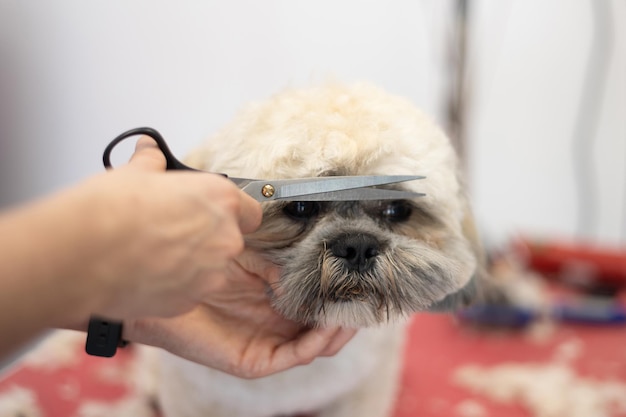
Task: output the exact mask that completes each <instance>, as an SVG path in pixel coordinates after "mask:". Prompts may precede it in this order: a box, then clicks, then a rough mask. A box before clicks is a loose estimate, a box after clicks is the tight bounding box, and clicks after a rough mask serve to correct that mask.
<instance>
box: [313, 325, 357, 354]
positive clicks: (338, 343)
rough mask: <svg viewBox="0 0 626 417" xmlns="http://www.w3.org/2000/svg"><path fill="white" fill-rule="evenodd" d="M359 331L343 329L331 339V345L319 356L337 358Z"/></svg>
mask: <svg viewBox="0 0 626 417" xmlns="http://www.w3.org/2000/svg"><path fill="white" fill-rule="evenodd" d="M356 332H357V329H345V328H341V329H339V331H338V332H337V333H335V335H334V336H333V337H332V338H331V340H330V343H329V344H328V345H327V346H326V347H325V348H324V350H323V351H322V352H320V355H319V356H335V355H336V354H337V353H338V352H339V351H340V350H341V349H342V348H343V347H344V346H345V345H346V343H348V342H349V341H350V340H352V338H353V337H354V335H355V334H356Z"/></svg>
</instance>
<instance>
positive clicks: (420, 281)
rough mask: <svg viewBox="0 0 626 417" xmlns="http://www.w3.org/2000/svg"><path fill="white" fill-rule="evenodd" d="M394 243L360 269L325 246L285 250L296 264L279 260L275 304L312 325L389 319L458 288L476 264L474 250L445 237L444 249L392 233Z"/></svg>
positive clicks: (420, 308) (352, 324) (361, 324)
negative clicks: (349, 267)
mask: <svg viewBox="0 0 626 417" xmlns="http://www.w3.org/2000/svg"><path fill="white" fill-rule="evenodd" d="M394 241H395V242H393V243H392V244H390V245H389V247H388V248H386V250H385V251H384V252H383V253H381V254H380V255H379V256H376V258H375V261H374V264H373V265H372V267H371V268H370V269H368V270H366V271H363V272H361V271H348V270H346V268H345V266H344V265H343V264H342V262H341V261H340V260H339V259H337V257H335V256H333V255H332V254H331V253H330V251H329V250H328V249H323V250H320V251H317V253H315V252H316V251H310V250H306V247H307V246H306V245H303V246H304V248H305V250H302V251H299V250H297V248H296V249H294V248H291V250H287V251H286V252H288V253H289V258H291V259H298V262H281V263H283V265H284V266H283V274H282V276H281V279H280V283H279V284H278V288H277V290H278V291H276V292H275V293H274V294H275V297H274V300H273V303H274V307H275V308H276V309H277V311H279V312H280V313H281V314H283V315H284V316H285V317H287V318H289V319H291V320H294V321H297V322H300V323H305V324H307V325H309V326H313V327H327V326H344V327H351V328H357V327H372V326H377V325H380V324H384V323H394V322H398V321H401V320H403V319H404V318H405V317H408V316H409V315H410V314H411V313H414V312H417V311H425V310H428V309H429V308H430V307H431V306H433V305H436V304H437V303H438V302H439V301H440V300H443V299H445V298H446V297H447V296H448V295H449V294H451V293H455V292H459V291H463V288H464V287H465V285H466V284H467V283H468V282H469V281H470V278H471V277H472V274H473V273H474V270H475V268H476V262H475V258H474V256H473V254H472V253H471V251H470V250H469V249H468V248H467V247H466V245H464V244H463V242H462V241H461V240H455V239H450V241H449V242H448V244H447V246H448V247H447V248H446V249H447V250H445V251H440V250H435V249H433V248H431V247H429V246H428V245H426V244H425V243H424V242H421V241H416V240H414V239H410V238H408V237H405V236H395V239H394ZM448 251H450V252H448ZM449 253H454V256H451V255H450V254H449ZM281 255H282V256H283V257H284V256H285V255H286V253H285V252H284V251H277V252H276V253H274V255H273V258H274V259H277V258H280V257H281ZM445 304H450V305H451V304H452V302H449V303H445Z"/></svg>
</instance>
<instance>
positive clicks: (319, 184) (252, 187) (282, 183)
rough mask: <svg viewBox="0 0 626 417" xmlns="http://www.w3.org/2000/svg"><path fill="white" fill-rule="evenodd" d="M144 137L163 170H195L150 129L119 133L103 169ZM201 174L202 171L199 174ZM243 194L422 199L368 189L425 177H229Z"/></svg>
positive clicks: (307, 198)
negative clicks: (126, 144)
mask: <svg viewBox="0 0 626 417" xmlns="http://www.w3.org/2000/svg"><path fill="white" fill-rule="evenodd" d="M137 135H146V136H149V137H151V138H152V139H154V140H155V141H156V143H157V145H158V146H159V149H160V150H161V152H163V155H165V160H166V161H167V167H166V169H168V170H169V169H180V170H191V171H198V170H197V169H194V168H191V167H189V166H187V165H185V164H183V163H182V162H180V161H179V160H178V159H176V157H174V155H173V154H172V152H171V151H170V149H169V147H168V146H167V143H166V142H165V139H163V136H161V134H160V133H159V132H157V131H156V130H154V129H152V128H150V127H140V128H137V129H132V130H129V131H127V132H124V133H122V134H121V135H119V136H118V137H116V138H115V139H113V141H111V143H109V145H108V146H107V147H106V149H105V150H104V155H103V157H102V160H103V162H104V166H105V167H106V168H111V167H112V166H111V161H110V156H111V151H112V150H113V148H114V147H115V146H116V145H117V144H118V143H120V142H121V141H123V140H124V139H126V138H129V137H131V136H137ZM200 172H202V171H200ZM219 175H222V176H225V177H227V178H228V179H230V180H231V181H232V182H234V183H235V184H236V185H237V186H238V187H239V188H241V189H242V190H243V191H244V192H246V193H247V194H249V195H250V196H252V198H254V199H255V200H257V201H260V202H263V201H271V200H283V201H355V200H402V199H410V198H416V197H422V196H424V195H425V194H423V193H416V192H412V191H401V190H389V189H384V188H370V187H374V186H379V185H388V184H396V183H400V182H405V181H413V180H419V179H423V178H425V177H424V176H421V175H364V176H345V177H312V178H295V179H277V180H264V179H250V178H235V177H229V176H227V175H226V174H219Z"/></svg>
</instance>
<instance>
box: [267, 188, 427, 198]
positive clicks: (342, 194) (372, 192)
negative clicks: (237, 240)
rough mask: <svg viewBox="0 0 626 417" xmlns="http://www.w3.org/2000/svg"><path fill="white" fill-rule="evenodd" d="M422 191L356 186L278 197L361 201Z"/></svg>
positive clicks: (402, 195)
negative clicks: (354, 187)
mask: <svg viewBox="0 0 626 417" xmlns="http://www.w3.org/2000/svg"><path fill="white" fill-rule="evenodd" d="M425 195H426V194H424V193H414V192H412V191H402V190H386V189H383V188H356V189H350V190H339V191H329V192H326V193H318V194H306V195H301V196H297V197H292V198H279V199H278V200H283V201H284V200H288V201H293V200H297V201H363V200H410V199H412V198H418V197H423V196H425Z"/></svg>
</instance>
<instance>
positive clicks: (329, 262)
mask: <svg viewBox="0 0 626 417" xmlns="http://www.w3.org/2000/svg"><path fill="white" fill-rule="evenodd" d="M187 163H189V164H190V165H192V166H196V167H199V168H202V169H206V170H210V171H214V172H224V173H227V174H229V175H230V176H241V177H249V178H267V179H277V178H299V177H314V176H327V175H377V174H381V175H391V174H403V175H425V176H427V178H426V179H425V180H420V181H413V182H408V183H404V184H403V185H402V186H401V187H402V188H403V189H407V190H411V191H416V192H422V193H425V194H426V196H425V197H420V198H417V199H415V200H413V201H409V202H402V203H401V204H404V205H405V206H404V207H403V208H402V209H408V211H409V215H408V217H407V218H406V219H403V221H395V219H389V218H388V216H387V215H386V214H385V213H388V212H389V204H390V202H385V201H376V202H323V203H320V204H318V205H317V206H316V207H317V208H316V210H317V213H316V215H315V216H313V217H312V218H310V219H306V221H302V219H293V218H290V217H289V216H288V215H286V214H285V207H286V203H283V202H270V203H264V221H263V224H262V226H261V228H260V229H259V230H258V231H257V232H255V233H253V234H252V235H250V236H248V237H247V239H246V240H247V244H248V245H249V246H251V247H254V248H258V249H261V250H263V251H265V252H266V253H267V254H268V256H269V257H270V258H271V259H272V260H273V261H274V262H276V263H278V264H280V265H281V266H282V267H283V273H282V277H281V280H280V282H279V283H276V286H275V287H274V303H275V306H276V308H277V309H278V310H279V311H280V312H281V313H283V314H284V315H285V316H287V317H288V318H291V319H294V320H297V321H300V322H304V323H307V324H309V325H321V326H325V325H344V326H370V325H375V324H378V323H382V322H385V321H388V320H393V319H395V318H398V317H403V316H407V315H409V314H411V313H412V312H415V311H419V310H426V309H441V308H443V309H447V308H454V307H456V306H458V305H459V304H465V303H466V302H467V301H468V300H469V299H470V298H472V295H473V293H474V292H475V287H476V285H474V283H473V282H471V281H472V279H476V278H477V275H478V274H480V273H481V266H480V264H481V257H482V256H481V253H480V245H479V244H478V241H477V239H476V237H475V233H474V231H473V226H472V222H471V214H470V212H469V206H468V204H467V199H466V197H465V195H464V189H463V186H462V183H461V180H460V176H459V174H458V162H457V157H456V154H455V152H454V149H453V148H452V146H451V144H450V142H449V140H448V138H447V137H446V136H445V134H444V133H443V132H442V131H441V130H440V129H439V128H438V127H437V126H436V125H435V124H434V123H433V122H432V121H431V120H430V119H429V118H428V117H427V116H426V115H424V114H423V113H422V112H420V111H419V110H418V109H416V108H415V107H414V106H413V105H412V104H411V103H410V102H409V101H407V100H405V99H403V98H400V97H396V96H393V95H390V94H388V93H386V92H384V91H382V90H381V89H379V88H377V87H374V86H371V85H368V84H354V85H349V86H346V85H339V84H328V85H323V86H319V87H312V88H308V89H293V90H287V91H284V92H282V93H280V94H277V95H275V96H273V97H271V98H270V99H269V100H267V101H265V102H262V103H253V104H250V105H248V106H247V107H245V108H244V109H243V110H242V111H241V112H240V113H239V114H238V115H237V116H236V117H235V119H234V121H233V122H232V123H230V124H229V125H227V126H226V127H225V128H223V129H222V130H221V131H220V132H218V133H217V134H216V135H215V136H214V137H213V138H211V140H210V141H209V142H208V143H206V144H205V145H203V147H202V148H201V149H199V150H198V151H196V152H193V153H192V154H191V155H190V157H189V158H188V159H187ZM385 216H387V217H385ZM348 235H350V236H367V237H368V239H369V238H370V237H374V239H375V240H376V241H377V242H378V243H377V244H378V245H379V248H378V249H379V250H378V251H377V254H376V257H375V260H374V263H373V265H372V267H371V268H369V269H368V270H367V271H353V270H347V269H346V268H345V265H342V264H341V260H338V259H337V256H334V255H333V252H332V251H331V250H330V249H329V248H328V245H329V244H330V243H331V242H334V241H336V239H338V237H343V236H348Z"/></svg>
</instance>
